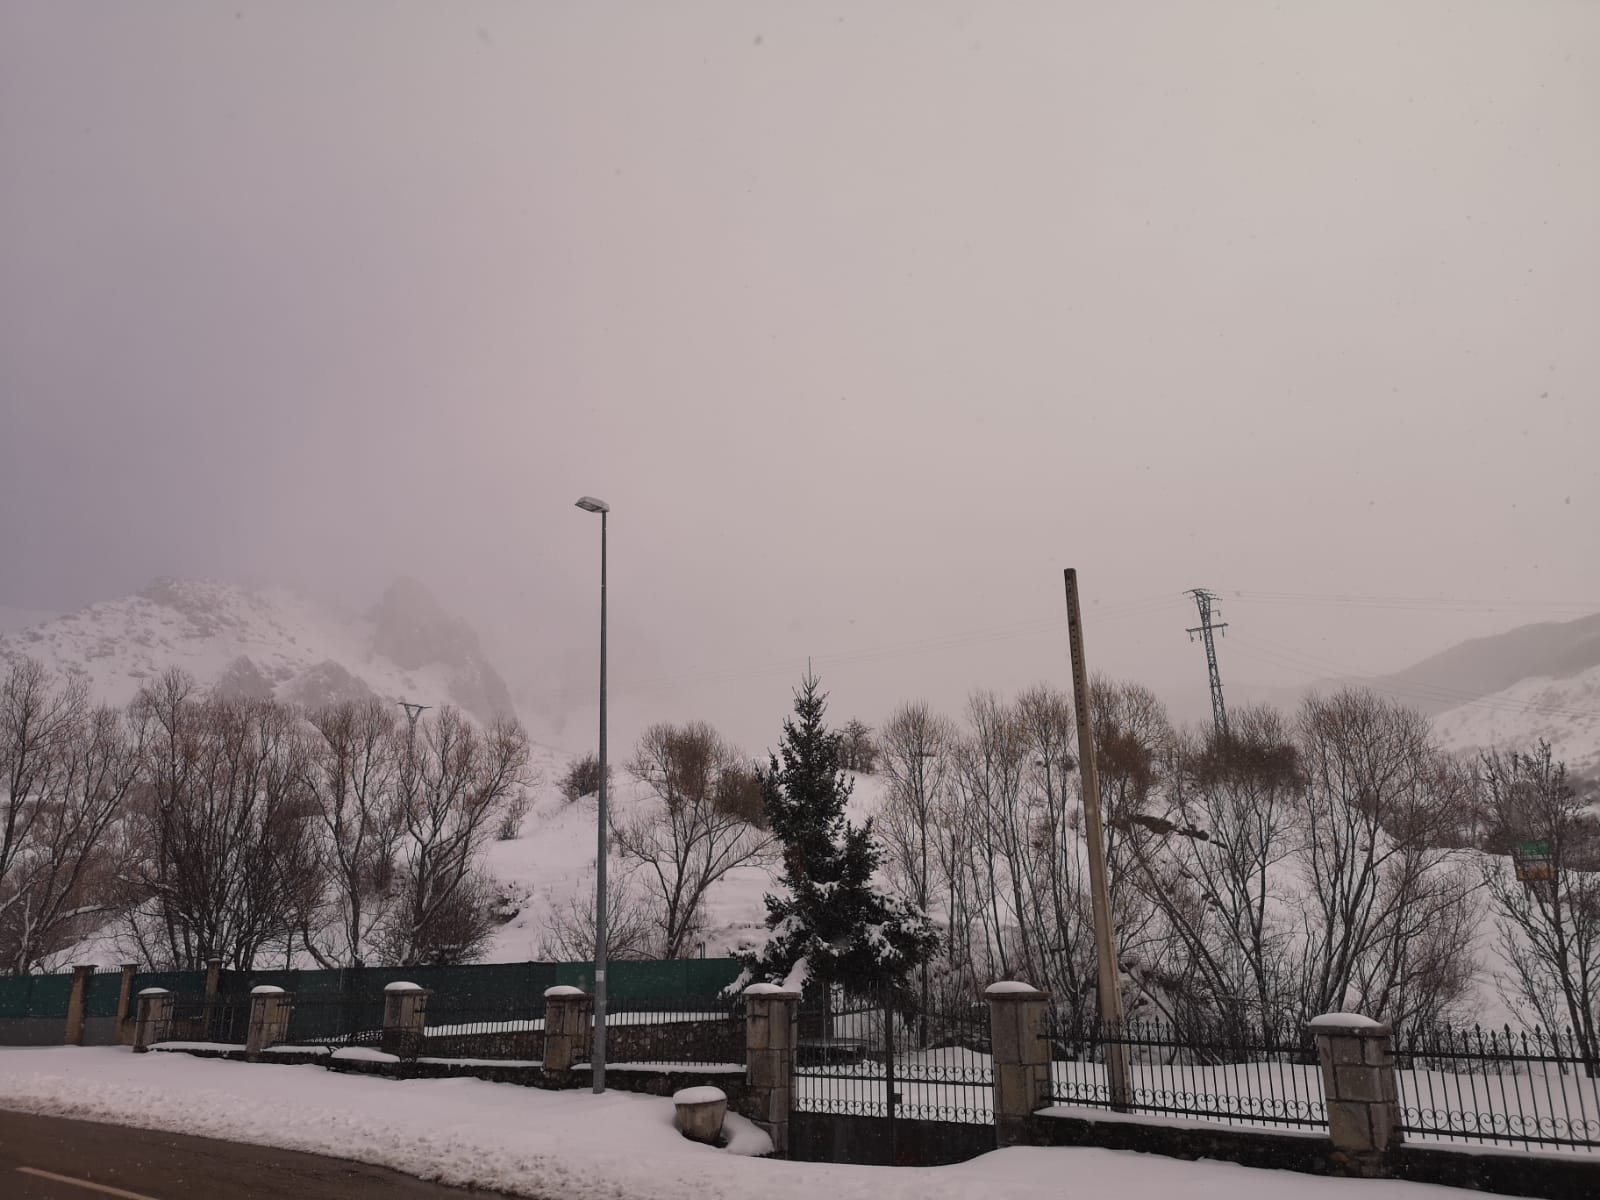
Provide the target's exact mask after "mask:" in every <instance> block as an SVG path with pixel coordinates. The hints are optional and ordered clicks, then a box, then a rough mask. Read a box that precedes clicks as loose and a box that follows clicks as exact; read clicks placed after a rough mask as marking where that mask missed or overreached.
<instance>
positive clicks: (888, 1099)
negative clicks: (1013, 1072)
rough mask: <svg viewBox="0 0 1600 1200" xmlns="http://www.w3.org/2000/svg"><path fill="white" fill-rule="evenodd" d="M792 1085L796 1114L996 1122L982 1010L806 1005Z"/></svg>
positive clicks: (858, 999)
mask: <svg viewBox="0 0 1600 1200" xmlns="http://www.w3.org/2000/svg"><path fill="white" fill-rule="evenodd" d="M795 1076H796V1078H795V1106H796V1108H798V1109H799V1110H800V1111H802V1112H817V1113H843V1114H850V1115H857V1116H880V1117H890V1118H912V1119H919V1120H930V1121H958V1122H963V1123H973V1124H987V1123H988V1122H990V1121H992V1120H993V1119H994V1095H993V1092H994V1059H993V1054H992V1051H991V1047H990V1042H989V1011H988V1006H987V1005H986V1004H975V1005H968V1006H955V1007H952V1008H949V1009H939V1008H930V1009H927V1010H923V1011H914V1010H908V1009H906V1008H904V1007H899V1006H896V1005H895V1004H893V1003H891V1002H888V1001H886V1000H885V999H884V998H883V997H881V996H878V995H874V994H870V993H869V994H867V995H865V996H862V995H852V996H846V995H843V994H841V993H838V992H835V993H833V994H832V995H830V996H827V997H824V996H822V995H820V994H816V995H811V996H808V997H807V998H806V1000H805V1001H804V1002H803V1003H802V1005H801V1009H800V1018H799V1041H798V1043H797V1045H796V1047H795Z"/></svg>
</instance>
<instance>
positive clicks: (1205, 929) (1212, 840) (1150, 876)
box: [1126, 708, 1301, 1026]
mask: <svg viewBox="0 0 1600 1200" xmlns="http://www.w3.org/2000/svg"><path fill="white" fill-rule="evenodd" d="M1231 715H1232V720H1231V722H1230V726H1229V732H1228V733H1226V734H1224V733H1221V732H1216V731H1212V732H1210V733H1209V734H1208V735H1207V736H1205V737H1204V738H1203V739H1200V740H1192V741H1190V742H1188V743H1187V744H1185V745H1183V746H1182V748H1181V749H1180V750H1179V753H1178V754H1177V755H1176V756H1175V765H1176V767H1177V769H1176V770H1175V771H1174V772H1172V775H1171V784H1172V786H1171V787H1170V788H1169V789H1168V800H1169V804H1168V808H1167V810H1166V813H1165V815H1155V816H1151V815H1145V816H1143V817H1132V818H1129V820H1128V823H1127V832H1128V834H1129V837H1128V841H1127V843H1126V844H1127V845H1128V846H1129V847H1130V848H1131V849H1132V851H1133V853H1132V854H1131V855H1130V857H1131V859H1132V861H1133V862H1134V863H1135V864H1136V865H1137V868H1138V870H1139V872H1140V874H1141V876H1142V880H1143V884H1144V887H1143V890H1144V892H1145V895H1146V896H1147V897H1148V898H1149V899H1150V901H1151V902H1152V903H1154V904H1155V905H1156V906H1157V907H1158V908H1159V909H1160V910H1161V913H1162V916H1163V917H1164V918H1165V921H1166V923H1167V926H1168V928H1169V929H1170V930H1171V932H1172V933H1173V934H1174V936H1175V938H1176V941H1177V948H1178V950H1179V953H1180V954H1181V959H1182V961H1181V964H1170V965H1168V967H1167V968H1166V974H1167V975H1168V976H1169V977H1174V976H1178V977H1182V978H1183V980H1184V986H1183V987H1182V988H1181V989H1176V994H1174V995H1173V996H1172V997H1170V1001H1169V1002H1170V1003H1171V1004H1172V1006H1173V1008H1172V1015H1173V1016H1174V1017H1175V1018H1176V1019H1178V1020H1180V1021H1184V1020H1189V1019H1194V1020H1201V1021H1205V1022H1208V1023H1209V1022H1213V1021H1215V1020H1217V1019H1219V1018H1220V1019H1223V1020H1225V1021H1229V1022H1245V1021H1249V1022H1250V1023H1252V1024H1253V1023H1258V1022H1259V1023H1262V1024H1265V1025H1268V1026H1281V1025H1282V1023H1283V1022H1285V1021H1286V1020H1288V1019H1290V1017H1291V1013H1290V1008H1291V996H1290V990H1291V989H1290V980H1289V978H1288V976H1287V972H1286V966H1287V955H1288V952H1289V947H1290V942H1291V938H1292V935H1293V928H1292V926H1291V925H1290V924H1289V922H1288V919H1287V917H1286V915H1285V914H1284V913H1283V912H1282V910H1281V907H1280V906H1279V905H1278V904H1277V903H1276V897H1275V894H1274V880H1275V879H1276V877H1277V876H1278V874H1279V864H1280V863H1283V862H1284V860H1285V859H1286V858H1287V857H1288V856H1289V855H1290V853H1291V852H1292V851H1293V849H1294V841H1293V837H1294V827H1293V821H1294V816H1295V813H1296V811H1297V803H1298V793H1299V789H1300V786H1301V779H1300V771H1299V758H1298V754H1297V752H1296V750H1295V747H1294V744H1293V740H1292V734H1291V731H1290V730H1289V729H1288V728H1287V727H1286V725H1285V723H1284V721H1283V718H1282V717H1281V716H1279V714H1278V713H1276V712H1275V711H1273V710H1271V709H1264V708H1254V709H1239V710H1235V711H1234V713H1233V714H1231Z"/></svg>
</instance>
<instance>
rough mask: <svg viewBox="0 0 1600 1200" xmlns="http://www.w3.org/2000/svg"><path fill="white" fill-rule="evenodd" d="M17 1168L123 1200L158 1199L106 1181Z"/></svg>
mask: <svg viewBox="0 0 1600 1200" xmlns="http://www.w3.org/2000/svg"><path fill="white" fill-rule="evenodd" d="M17 1170H18V1172H20V1173H21V1174H23V1175H37V1176H38V1177H39V1178H40V1179H53V1180H55V1181H56V1182H57V1183H70V1184H71V1185H72V1186H73V1187H81V1188H87V1189H89V1191H91V1192H99V1193H100V1194H101V1195H102V1196H121V1197H122V1200H156V1198H155V1197H154V1196H146V1195H145V1194H144V1193H143V1192H130V1191H128V1190H127V1189H126V1188H119V1187H112V1186H111V1185H110V1184H105V1183H90V1182H89V1181H88V1180H87V1179H74V1178H73V1177H72V1176H71V1175H57V1174H56V1173H55V1172H54V1171H41V1170H39V1168H38V1167H18V1168H17Z"/></svg>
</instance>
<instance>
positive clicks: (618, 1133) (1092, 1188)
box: [0, 1047, 1468, 1200]
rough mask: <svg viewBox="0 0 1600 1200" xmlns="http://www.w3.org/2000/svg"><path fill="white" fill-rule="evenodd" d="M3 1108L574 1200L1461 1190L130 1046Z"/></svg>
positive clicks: (58, 1071) (4, 1086)
mask: <svg viewBox="0 0 1600 1200" xmlns="http://www.w3.org/2000/svg"><path fill="white" fill-rule="evenodd" d="M0 1107H5V1108H8V1109H14V1110H17V1111H21V1112H32V1113H43V1114H48V1115H54V1116H69V1117H78V1118H82V1119H85V1120H93V1121H108V1122H111V1123H113V1124H119V1125H136V1126H140V1127H143V1128H148V1129H159V1130H166V1131H171V1132H181V1133H189V1134H198V1135H201V1136H209V1137H220V1138H228V1139H231V1140H235V1141H242V1142H253V1143H256V1144H259V1145H267V1146H278V1147H282V1148H284V1149H291V1150H301V1151H308V1152H310V1153H314V1154H330V1155H336V1156H339V1157H342V1158H349V1159H355V1160H358V1161H361V1162H367V1163H373V1164H376V1165H380V1166H387V1167H392V1168H394V1169H396V1170H400V1171H404V1172H407V1173H409V1174H412V1175H416V1176H419V1177H421V1178H424V1179H432V1180H437V1181H439V1182H442V1183H449V1184H454V1185H457V1186H463V1187H481V1188H488V1189H493V1190H498V1191H502V1192H507V1193H510V1194H513V1195H520V1196H543V1197H549V1196H561V1197H563V1200H589V1198H591V1197H593V1198H596V1200H598V1198H601V1197H604V1198H605V1200H679V1198H682V1200H720V1198H724V1197H726V1198H727V1200H735V1198H737V1200H745V1198H746V1197H751V1196H762V1197H772V1198H774V1200H787V1198H791V1197H792V1198H794V1200H800V1198H802V1197H804V1198H809V1197H812V1196H815V1195H827V1196H829V1197H831V1198H832V1200H920V1198H923V1197H926V1198H928V1200H955V1198H958V1197H960V1198H966V1200H970V1198H974V1197H982V1198H983V1200H1013V1198H1014V1200H1036V1197H1038V1196H1041V1195H1050V1196H1057V1197H1063V1198H1067V1200H1070V1198H1071V1197H1075V1196H1082V1197H1092V1196H1098V1195H1104V1194H1107V1193H1114V1194H1116V1195H1117V1196H1119V1197H1121V1200H1144V1198H1146V1197H1149V1198H1150V1200H1157V1198H1160V1200H1166V1198H1167V1197H1170V1196H1184V1197H1186V1198H1190V1200H1212V1198H1215V1200H1279V1197H1281V1196H1283V1195H1285V1194H1289V1193H1292V1194H1294V1195H1295V1196H1296V1197H1297V1200H1428V1198H1429V1197H1430V1196H1437V1197H1439V1198H1440V1200H1444V1198H1445V1197H1447V1196H1449V1197H1461V1198H1463V1200H1464V1198H1465V1197H1466V1196H1467V1195H1468V1193H1466V1192H1463V1191H1459V1190H1457V1189H1454V1188H1439V1187H1433V1186H1430V1185H1426V1184H1415V1183H1402V1182H1395V1181H1387V1180H1386V1181H1372V1180H1337V1179H1325V1178H1321V1177H1319V1176H1312V1175H1292V1174H1289V1173H1287V1172H1282V1171H1259V1170H1252V1169H1249V1168H1246V1167H1238V1166H1234V1165H1232V1164H1227V1163H1215V1162H1184V1161H1180V1160H1177V1159H1169V1158H1162V1157H1157V1156H1154V1155H1143V1154H1132V1153H1127V1152H1121V1151H1111V1150H1098V1149H1035V1148H1018V1149H1012V1150H1001V1151H996V1152H994V1153H992V1154H986V1155H983V1156H982V1157H980V1158H977V1159H974V1160H973V1161H971V1162H968V1163H962V1164H960V1165H957V1166H950V1167H924V1168H904V1167H902V1168H893V1167H856V1166H844V1165H837V1164H831V1163H795V1162H784V1161H779V1160H774V1159H761V1158H752V1157H749V1155H751V1154H759V1153H761V1152H762V1151H763V1150H764V1149H765V1148H766V1136H765V1135H764V1134H763V1133H761V1132H760V1130H758V1129H756V1128H755V1127H754V1126H752V1125H750V1124H749V1123H748V1122H746V1121H743V1120H741V1119H739V1118H737V1117H730V1118H729V1126H728V1127H729V1130H730V1132H731V1144H730V1147H729V1149H727V1150H718V1149H713V1148H711V1147H707V1146H701V1145H696V1144H695V1143H692V1142H688V1141H685V1140H684V1139H683V1138H681V1137H679V1136H678V1134H677V1133H676V1131H674V1129H673V1128H672V1111H673V1110H672V1104H671V1102H670V1101H667V1100H662V1099H657V1098H655V1097H649V1096H638V1095H631V1094H627V1093H621V1092H607V1093H605V1094H604V1095H600V1096H595V1095H593V1094H592V1093H589V1092H583V1091H575V1092H543V1091H539V1090H536V1089H533V1088H521V1087H512V1086H509V1085H504V1084H493V1083H484V1082H482V1081H479V1080H471V1079H449V1080H407V1081H404V1082H398V1081H395V1080H388V1079H372V1078H366V1077H361V1076H352V1075H339V1074H335V1073H333V1072H330V1071H326V1070H324V1069H323V1068H321V1067H315V1066H294V1067H288V1066H271V1065H248V1066H247V1065H245V1064H242V1063H230V1062H220V1061H217V1060H212V1059H197V1058H191V1057H189V1056H187V1055H180V1054H146V1055H134V1054H132V1053H131V1052H129V1051H127V1050H124V1049H79V1048H75V1047H49V1048H3V1049H0Z"/></svg>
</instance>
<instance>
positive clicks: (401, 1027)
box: [381, 981, 433, 1058]
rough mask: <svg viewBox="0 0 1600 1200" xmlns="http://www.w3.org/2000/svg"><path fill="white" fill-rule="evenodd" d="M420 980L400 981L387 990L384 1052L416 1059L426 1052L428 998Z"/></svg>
mask: <svg viewBox="0 0 1600 1200" xmlns="http://www.w3.org/2000/svg"><path fill="white" fill-rule="evenodd" d="M431 995H433V993H432V992H430V991H429V990H428V989H427V988H425V987H423V986H422V985H421V984H420V983H405V982H401V981H396V982H394V983H391V984H390V985H389V986H388V987H386V988H384V989H383V1041H382V1042H381V1046H382V1048H383V1051H384V1053H386V1054H395V1055H398V1056H399V1057H401V1058H416V1057H417V1055H418V1054H420V1053H421V1052H422V1038H423V1030H424V1029H426V1028H427V1024H428V997H429V996H431Z"/></svg>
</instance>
